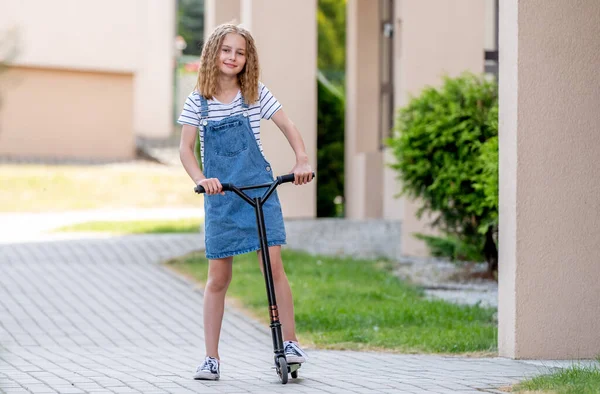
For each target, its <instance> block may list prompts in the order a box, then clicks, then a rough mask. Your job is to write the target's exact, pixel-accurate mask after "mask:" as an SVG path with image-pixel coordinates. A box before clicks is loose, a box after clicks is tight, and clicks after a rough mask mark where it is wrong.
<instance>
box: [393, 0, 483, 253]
mask: <svg viewBox="0 0 600 394" xmlns="http://www.w3.org/2000/svg"><path fill="white" fill-rule="evenodd" d="M396 15H397V18H398V19H397V21H396V26H395V27H396V32H395V37H397V39H399V40H400V42H399V43H398V44H397V47H396V48H397V52H396V55H395V56H396V57H395V64H396V69H395V73H396V92H395V97H396V107H400V106H404V105H406V103H407V102H408V99H409V95H411V94H412V95H416V94H418V93H419V91H420V90H421V89H423V88H424V87H425V86H428V85H432V86H436V85H440V84H441V82H442V80H441V78H442V76H444V75H448V76H457V75H459V74H460V73H462V72H464V71H472V72H475V73H482V72H483V66H484V61H483V56H484V37H485V35H484V23H485V2H482V1H480V0H445V1H439V0H420V1H396ZM386 181H387V182H390V181H391V182H393V184H392V185H390V184H387V185H386V186H385V190H389V191H391V192H393V191H395V190H397V189H396V187H397V186H395V183H396V182H397V181H395V180H390V177H386ZM386 198H387V199H388V200H389V198H390V195H389V194H388V195H387V196H386ZM419 207H420V205H419V202H418V201H417V202H415V201H412V200H409V199H405V200H404V202H403V208H404V213H403V215H402V217H403V222H402V246H401V248H402V249H401V250H402V253H403V254H406V255H415V256H426V255H427V254H428V251H427V248H426V246H425V244H424V243H423V242H421V241H419V240H417V239H416V238H414V236H413V234H414V233H426V234H427V233H429V234H431V233H432V231H431V229H430V228H429V226H428V223H429V221H430V219H429V218H424V219H423V220H419V219H417V217H416V214H415V213H416V211H417V210H418V208H419ZM396 215H397V214H396Z"/></svg>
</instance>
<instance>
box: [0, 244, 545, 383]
mask: <svg viewBox="0 0 600 394" xmlns="http://www.w3.org/2000/svg"><path fill="white" fill-rule="evenodd" d="M201 244H202V239H201V238H200V236H199V235H197V234H193V235H142V236H126V237H116V238H107V239H80V240H67V241H65V240H62V241H52V242H25V243H12V244H0V393H7V394H8V393H73V394H75V393H148V394H152V393H265V392H273V393H281V392H294V393H440V394H443V393H465V394H466V393H482V392H497V391H496V390H495V388H497V387H499V386H503V385H506V384H509V383H514V382H516V381H518V380H520V379H522V378H523V377H526V376H531V375H533V374H538V373H541V372H545V371H547V368H546V367H544V366H540V365H539V364H538V365H535V364H532V363H525V362H520V361H514V360H507V359H501V358H461V357H442V356H428V355H394V354H387V353H376V352H364V353H363V352H343V351H322V350H319V351H317V350H312V351H310V353H309V354H310V356H311V358H310V360H309V363H307V364H305V365H304V366H303V368H302V369H301V370H300V371H299V374H300V379H297V380H290V383H288V385H286V386H283V385H281V384H280V383H279V381H278V378H277V376H276V374H275V372H274V370H272V369H271V365H272V350H271V339H270V334H269V330H268V327H264V326H263V325H260V324H258V323H256V322H254V321H252V320H251V319H249V318H247V317H246V316H244V315H242V314H240V313H239V312H238V311H236V310H234V309H232V308H230V307H228V308H227V309H226V313H225V321H224V324H223V333H222V338H221V349H222V350H221V356H222V357H223V360H222V377H221V380H220V381H218V382H203V381H194V380H192V379H191V375H192V373H193V369H194V368H195V366H196V365H197V364H198V362H199V361H200V360H201V358H202V352H203V331H202V293H201V290H200V289H198V288H197V286H195V285H194V284H193V283H191V282H189V281H187V280H185V279H182V278H180V277H178V276H175V275H174V274H172V273H171V272H170V271H168V270H167V269H166V268H164V267H162V266H161V265H159V264H157V263H158V262H160V261H162V260H164V259H166V258H169V257H173V256H177V255H181V254H184V253H186V252H189V251H191V250H194V249H197V248H198V247H201V246H202V245H201Z"/></svg>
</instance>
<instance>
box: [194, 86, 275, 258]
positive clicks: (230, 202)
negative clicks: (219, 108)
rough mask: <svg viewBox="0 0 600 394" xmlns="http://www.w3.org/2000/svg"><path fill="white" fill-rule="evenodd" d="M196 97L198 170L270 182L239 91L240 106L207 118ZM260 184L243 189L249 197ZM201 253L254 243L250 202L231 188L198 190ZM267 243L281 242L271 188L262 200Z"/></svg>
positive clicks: (231, 251)
mask: <svg viewBox="0 0 600 394" xmlns="http://www.w3.org/2000/svg"><path fill="white" fill-rule="evenodd" d="M200 100H201V117H200V125H201V127H203V128H204V175H205V176H206V177H207V178H217V179H219V181H220V182H221V183H231V184H234V185H236V186H247V185H254V184H262V183H270V182H273V179H274V178H273V171H272V169H271V164H269V162H267V160H266V159H265V158H264V156H263V154H262V153H261V152H260V149H259V147H258V144H257V143H256V139H255V138H254V133H253V131H252V127H251V126H250V117H249V116H248V104H247V103H246V102H245V101H244V98H243V96H242V112H241V113H240V114H237V115H232V116H229V117H226V118H224V119H221V120H218V121H210V120H208V101H207V100H206V98H205V97H204V96H200ZM265 190H266V189H251V190H245V193H246V194H248V195H249V196H250V197H252V198H253V197H259V196H262V195H263V193H264V192H265ZM204 212H205V219H204V220H205V221H204V237H205V243H206V258H208V259H219V258H223V257H229V256H233V255H237V254H242V253H248V252H252V251H255V250H258V249H260V242H259V240H258V227H257V224H256V214H255V211H254V207H253V206H251V205H250V204H248V203H247V202H245V201H244V200H243V199H242V198H240V197H239V196H238V195H236V194H235V193H233V192H225V195H221V194H215V195H210V196H209V195H205V196H204ZM263 212H264V218H265V226H266V228H267V240H268V245H269V246H275V245H283V244H285V227H284V224H283V215H282V213H281V204H280V203H279V197H278V196H277V191H275V192H274V193H273V194H272V195H271V196H270V197H269V199H268V200H267V202H266V203H265V204H264V205H263Z"/></svg>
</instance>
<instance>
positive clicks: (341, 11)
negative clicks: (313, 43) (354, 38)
mask: <svg viewBox="0 0 600 394" xmlns="http://www.w3.org/2000/svg"><path fill="white" fill-rule="evenodd" d="M317 25H318V53H319V54H318V58H317V67H318V68H319V70H321V72H323V74H324V75H325V76H326V77H327V78H328V79H329V80H330V81H332V82H333V83H334V84H335V85H336V86H338V87H343V84H344V72H345V67H346V0H319V7H318V9H317Z"/></svg>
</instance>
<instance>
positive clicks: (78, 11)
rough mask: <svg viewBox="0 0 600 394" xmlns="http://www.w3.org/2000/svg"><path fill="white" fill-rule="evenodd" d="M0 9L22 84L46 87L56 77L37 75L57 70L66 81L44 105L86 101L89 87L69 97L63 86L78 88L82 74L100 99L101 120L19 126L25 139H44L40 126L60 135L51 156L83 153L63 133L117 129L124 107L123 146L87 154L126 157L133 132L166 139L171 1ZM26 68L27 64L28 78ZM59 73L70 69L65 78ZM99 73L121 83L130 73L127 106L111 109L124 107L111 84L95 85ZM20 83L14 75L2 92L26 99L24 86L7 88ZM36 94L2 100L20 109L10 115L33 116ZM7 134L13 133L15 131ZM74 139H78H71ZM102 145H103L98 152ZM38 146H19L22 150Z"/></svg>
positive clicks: (9, 3)
mask: <svg viewBox="0 0 600 394" xmlns="http://www.w3.org/2000/svg"><path fill="white" fill-rule="evenodd" d="M0 8H1V10H2V11H1V12H0V26H2V28H15V29H16V30H17V34H18V37H19V42H18V44H19V47H18V57H17V58H16V59H15V60H14V61H13V63H12V64H13V65H14V66H15V67H17V68H18V74H19V76H20V78H23V81H22V84H23V86H29V87H31V81H35V82H36V83H39V84H41V85H43V86H49V85H53V84H54V82H55V81H52V80H50V81H41V80H40V78H42V77H44V76H46V77H49V78H53V76H54V74H53V73H54V72H60V75H61V78H59V80H60V81H61V82H63V83H65V84H67V85H64V86H62V87H61V88H62V89H61V92H60V93H59V92H48V93H47V94H46V97H47V99H46V100H40V102H41V103H42V104H43V106H44V107H45V109H46V108H47V107H50V108H55V109H56V112H61V109H62V108H63V107H65V106H66V105H69V104H70V103H72V102H74V101H77V100H80V101H83V100H82V97H86V96H87V94H89V93H90V92H92V91H87V92H86V95H85V96H79V97H71V96H66V92H69V91H72V92H77V91H80V90H79V89H80V87H79V86H70V85H68V84H70V83H71V81H80V80H81V78H86V77H90V78H91V79H90V81H89V86H90V88H91V87H92V86H93V87H94V88H95V89H97V90H95V91H93V93H94V94H95V96H96V97H97V98H103V100H104V101H100V102H97V105H98V106H97V107H96V110H97V111H99V112H100V113H101V114H102V116H101V117H99V118H98V119H96V121H97V122H100V124H95V125H93V126H90V127H89V128H84V129H81V128H79V129H76V128H75V126H74V125H75V124H77V125H79V124H80V123H79V122H74V123H73V126H69V124H68V123H67V124H65V122H58V123H49V122H48V121H47V122H46V123H45V125H44V129H43V131H42V129H39V128H34V129H27V130H25V131H22V132H26V133H27V138H28V139H29V140H37V139H38V138H42V139H43V138H45V136H44V137H42V136H40V133H42V132H43V133H44V134H51V135H56V136H57V138H55V139H54V140H53V145H54V150H55V153H56V156H61V155H66V156H71V155H73V154H74V155H75V156H76V157H80V154H79V153H75V152H83V151H85V149H83V150H79V149H74V147H73V141H74V140H73V139H71V138H67V137H66V136H67V135H75V134H77V135H82V134H83V135H87V134H91V133H92V132H93V130H94V129H95V128H96V127H99V128H102V129H104V130H106V129H108V128H110V127H114V124H115V122H116V121H122V120H123V117H122V115H121V113H122V111H123V110H127V111H131V112H132V115H131V116H128V117H127V118H128V119H131V120H130V122H129V123H128V124H126V125H119V127H118V129H119V130H121V132H123V133H125V134H129V135H128V136H127V137H124V138H123V139H122V140H121V143H128V144H129V145H128V146H127V148H126V149H123V148H121V147H119V148H116V147H114V146H113V147H110V145H107V144H102V145H98V149H97V150H96V151H94V152H92V156H86V157H85V158H105V157H114V158H130V157H133V154H134V150H135V146H134V143H133V141H134V134H138V135H145V136H153V137H163V136H167V135H168V134H169V133H171V131H172V123H173V122H172V118H173V113H172V111H173V109H172V96H173V82H172V80H173V54H174V40H173V37H174V35H175V27H174V23H175V1H174V0H132V1H126V2H123V1H119V0H105V1H102V2H90V1H78V0H53V1H36V0H0ZM25 70H31V71H32V74H31V76H30V75H29V73H28V72H27V71H25ZM38 71H39V72H38ZM45 71H47V72H45ZM64 72H67V73H73V74H74V75H73V76H72V77H69V76H65V75H64V74H63V73H64ZM109 75H110V76H109ZM99 76H103V77H104V78H107V79H106V80H107V81H108V80H112V79H114V80H115V81H122V80H123V77H125V79H132V82H127V83H126V84H125V85H127V86H129V87H130V89H131V90H132V92H131V93H127V94H126V95H125V96H127V97H131V101H130V102H129V103H127V105H125V107H122V108H116V104H117V103H119V104H120V105H122V102H123V100H122V98H121V97H111V96H110V93H111V92H112V91H113V90H114V87H112V86H108V85H98V84H97V83H96V81H97V77H99ZM30 77H31V81H29V79H30ZM19 83H21V81H19V80H16V81H12V82H11V84H10V86H8V87H7V88H6V89H5V91H6V92H5V93H4V94H5V95H6V97H8V98H11V100H16V98H17V97H24V96H23V95H22V94H21V93H22V92H21V91H19V90H16V91H11V90H10V89H12V87H13V85H15V84H16V85H17V86H16V87H15V89H22V87H19V86H18V84H19ZM84 85H85V82H84ZM119 85H120V86H119V87H117V89H122V85H123V84H122V83H121V82H119ZM39 94H40V91H39V90H38V89H35V88H34V89H33V90H32V91H30V94H29V96H28V98H29V100H28V101H25V102H13V103H10V104H7V105H10V106H11V108H12V109H13V111H18V112H16V113H11V114H10V117H11V118H23V117H27V116H28V117H31V116H36V112H35V111H37V107H33V108H32V107H31V105H30V102H31V100H30V99H31V97H34V96H38V95H39ZM38 97H39V96H38ZM42 97H43V96H42ZM58 99H61V100H62V101H59V100H58ZM79 106H81V105H79ZM32 111H34V112H33V113H32ZM3 112H5V111H3ZM3 115H5V114H3ZM73 116H78V115H75V114H73ZM65 126H67V129H66V130H65V129H64V127H65ZM108 134H112V132H108ZM10 135H13V136H14V132H11V134H10ZM59 136H60V138H59ZM22 137H24V136H22ZM0 138H4V139H3V140H2V141H3V145H4V146H8V145H11V146H12V145H14V144H15V143H16V141H15V140H7V138H8V134H6V135H5V136H4V137H0ZM10 138H14V137H10ZM77 138H79V137H76V138H75V139H77ZM94 138H96V136H91V135H90V141H92V140H94ZM100 146H103V147H106V149H108V150H106V151H105V150H100V148H99V147H100ZM102 149H104V148H102ZM35 152H36V151H35V150H32V151H31V152H25V151H21V154H23V155H28V154H35ZM124 152H126V153H124Z"/></svg>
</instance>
